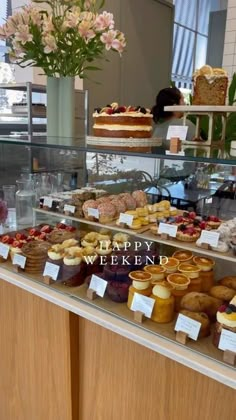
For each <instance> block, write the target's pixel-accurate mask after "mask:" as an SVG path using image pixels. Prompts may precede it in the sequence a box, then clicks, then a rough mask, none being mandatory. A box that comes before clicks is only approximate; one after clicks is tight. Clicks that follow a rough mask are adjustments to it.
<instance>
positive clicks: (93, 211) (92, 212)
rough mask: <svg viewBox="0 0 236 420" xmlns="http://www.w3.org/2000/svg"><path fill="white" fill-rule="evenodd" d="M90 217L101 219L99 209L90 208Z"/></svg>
mask: <svg viewBox="0 0 236 420" xmlns="http://www.w3.org/2000/svg"><path fill="white" fill-rule="evenodd" d="M88 216H92V217H95V219H99V211H98V209H92V208H91V207H89V208H88Z"/></svg>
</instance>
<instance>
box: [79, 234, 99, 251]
mask: <svg viewBox="0 0 236 420" xmlns="http://www.w3.org/2000/svg"><path fill="white" fill-rule="evenodd" d="M97 238H98V234H97V232H89V233H87V234H86V235H85V236H84V237H83V239H82V241H81V245H82V246H83V247H86V246H92V247H94V248H95V247H96V246H97V244H98V239H97Z"/></svg>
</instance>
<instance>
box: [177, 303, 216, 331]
mask: <svg viewBox="0 0 236 420" xmlns="http://www.w3.org/2000/svg"><path fill="white" fill-rule="evenodd" d="M180 313H181V314H183V315H185V316H187V317H188V318H191V319H194V320H195V321H198V322H200V323H201V328H200V332H199V338H203V337H208V335H210V333H211V330H210V327H211V323H210V320H209V318H208V316H207V314H205V313H204V312H190V311H187V310H185V309H182V310H181V311H180Z"/></svg>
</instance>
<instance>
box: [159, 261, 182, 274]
mask: <svg viewBox="0 0 236 420" xmlns="http://www.w3.org/2000/svg"><path fill="white" fill-rule="evenodd" d="M161 265H163V266H164V267H165V269H166V273H174V272H175V271H177V269H178V266H179V260H177V258H173V257H168V258H166V259H165V260H163V261H162V262H161Z"/></svg>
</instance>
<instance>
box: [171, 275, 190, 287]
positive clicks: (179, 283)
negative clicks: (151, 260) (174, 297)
mask: <svg viewBox="0 0 236 420" xmlns="http://www.w3.org/2000/svg"><path fill="white" fill-rule="evenodd" d="M167 281H168V283H169V284H170V285H171V286H172V287H173V288H174V289H176V290H185V289H187V287H188V285H189V283H190V279H189V278H188V277H187V276H185V275H184V274H178V273H177V274H176V273H174V274H169V275H168V276H167Z"/></svg>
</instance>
